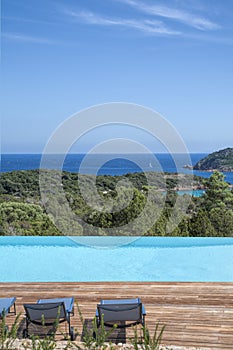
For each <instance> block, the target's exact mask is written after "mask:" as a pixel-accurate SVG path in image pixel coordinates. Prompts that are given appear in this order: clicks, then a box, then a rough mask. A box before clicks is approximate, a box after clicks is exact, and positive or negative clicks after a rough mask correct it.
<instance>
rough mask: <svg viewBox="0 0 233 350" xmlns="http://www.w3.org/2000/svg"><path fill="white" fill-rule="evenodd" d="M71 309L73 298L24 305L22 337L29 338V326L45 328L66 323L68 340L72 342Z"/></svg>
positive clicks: (39, 301) (73, 337)
mask: <svg viewBox="0 0 233 350" xmlns="http://www.w3.org/2000/svg"><path fill="white" fill-rule="evenodd" d="M73 308H74V298H58V299H40V300H38V301H37V303H36V304H24V309H25V312H26V328H25V329H24V332H23V333H24V334H23V335H24V337H25V338H26V337H28V336H29V325H30V324H34V325H38V326H45V327H46V326H54V325H56V323H58V324H59V323H62V322H67V323H68V326H69V335H70V338H71V340H74V339H75V334H74V328H73V327H71V325H70V315H71V314H72V315H73V313H74V312H73Z"/></svg>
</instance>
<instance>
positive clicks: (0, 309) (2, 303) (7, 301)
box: [0, 298, 16, 318]
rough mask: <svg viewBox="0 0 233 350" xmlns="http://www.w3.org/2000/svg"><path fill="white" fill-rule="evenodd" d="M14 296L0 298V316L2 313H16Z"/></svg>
mask: <svg viewBox="0 0 233 350" xmlns="http://www.w3.org/2000/svg"><path fill="white" fill-rule="evenodd" d="M15 301H16V298H0V318H1V317H2V315H3V314H5V315H7V314H14V315H16V306H15ZM12 306H13V308H14V310H13V311H11V307H12Z"/></svg>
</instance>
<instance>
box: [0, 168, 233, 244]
mask: <svg viewBox="0 0 233 350" xmlns="http://www.w3.org/2000/svg"><path fill="white" fill-rule="evenodd" d="M48 175H49V176H50V177H51V178H53V179H54V181H55V180H56V171H53V170H48ZM61 181H62V183H60V186H62V189H63V191H64V193H65V201H66V202H67V203H68V206H69V208H70V210H71V211H72V213H73V215H74V218H75V219H74V220H73V221H72V222H68V221H67V220H65V219H64V218H65V217H66V212H65V210H64V206H63V205H62V199H60V198H58V200H57V201H52V202H51V203H52V204H50V205H49V206H48V205H47V207H46V208H45V205H44V204H45V203H43V201H42V198H41V193H40V186H39V170H27V171H13V172H9V173H2V174H1V178H0V235H40V236H42V235H64V234H69V235H104V234H106V229H108V228H109V229H111V228H115V227H117V230H116V232H117V233H116V234H117V235H122V234H125V232H123V231H122V230H121V227H123V226H124V225H127V224H128V223H130V222H131V221H133V220H135V219H136V218H137V217H138V216H140V213H141V212H142V211H143V210H144V209H145V208H146V214H145V215H144V216H143V219H142V220H141V221H140V224H139V225H137V227H136V228H134V230H135V232H128V233H126V234H128V235H131V234H135V235H139V236H141V235H151V236H167V235H172V236H190V237H195V236H204V237H205V236H219V237H232V236H233V190H232V189H231V188H230V187H229V184H228V183H226V182H225V180H224V175H223V174H222V173H220V172H215V173H214V174H213V175H211V177H210V178H209V179H203V178H200V177H196V176H195V177H194V178H192V177H191V176H189V175H182V174H179V175H178V174H176V173H173V174H169V173H165V174H164V173H155V172H149V173H146V174H144V173H133V174H126V175H124V176H108V175H101V176H97V178H96V179H94V178H93V176H92V175H80V174H78V173H69V172H63V173H62V175H61ZM93 181H95V188H96V191H97V193H98V196H99V202H98V205H97V204H96V205H94V204H95V199H94V197H93V191H92V190H91V187H90V184H91V183H92V182H93ZM80 183H81V184H83V186H84V188H85V189H86V191H85V196H84V195H83V193H82V191H81V190H80ZM55 184H56V182H54V188H52V190H51V188H50V192H49V193H50V196H58V195H57V193H59V191H58V192H57V189H56V186H55ZM190 186H192V188H205V193H204V195H203V196H201V197H191V196H190V195H188V194H184V195H179V194H178V193H177V190H178V189H181V188H190ZM50 187H51V186H50ZM84 197H85V198H84ZM59 201H60V202H59ZM63 201H64V199H63ZM67 203H66V204H67ZM90 203H92V204H93V205H90ZM106 203H108V208H107V206H106ZM187 203H188V204H187ZM109 205H110V207H109ZM109 208H110V209H109ZM48 209H49V210H48ZM76 218H78V219H77V220H76ZM150 222H151V224H150V225H149V226H148V223H150Z"/></svg>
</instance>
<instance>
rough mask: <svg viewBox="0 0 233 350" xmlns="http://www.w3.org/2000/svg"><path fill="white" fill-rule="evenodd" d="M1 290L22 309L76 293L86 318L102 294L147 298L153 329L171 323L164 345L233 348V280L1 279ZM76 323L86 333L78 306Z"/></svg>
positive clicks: (219, 348)
mask: <svg viewBox="0 0 233 350" xmlns="http://www.w3.org/2000/svg"><path fill="white" fill-rule="evenodd" d="M0 295H1V296H2V297H3V296H4V297H10V296H16V297H17V312H20V311H23V307H22V305H23V303H29V302H36V300H37V299H39V298H53V297H69V296H74V297H75V299H76V301H77V302H78V304H79V306H80V308H81V310H82V313H83V316H84V318H86V319H91V318H93V316H94V314H95V309H96V304H97V303H98V302H99V300H100V299H114V298H134V297H141V299H142V302H143V303H144V304H145V307H146V311H147V317H146V322H147V325H148V327H149V329H150V330H151V331H152V330H153V329H154V326H155V324H156V323H157V322H160V324H162V325H165V326H166V328H165V331H164V335H163V344H165V345H169V344H173V345H180V346H196V347H200V346H202V347H208V348H210V349H215V350H217V349H218V350H224V349H229V350H230V349H231V350H232V349H233V283H173V282H172V283H163V282H162V283H157V282H154V283H149V282H148V283H137V282H136V283H122V282H119V283H115V282H107V283H106V282H98V283H79V282H77V283H76V282H75V283H0ZM13 318H14V317H12V316H9V317H8V323H10V322H11V321H12V320H13ZM72 325H73V326H75V327H77V329H78V330H79V331H80V332H81V329H80V328H81V324H80V321H79V316H78V312H77V309H76V310H75V315H74V317H73V318H72Z"/></svg>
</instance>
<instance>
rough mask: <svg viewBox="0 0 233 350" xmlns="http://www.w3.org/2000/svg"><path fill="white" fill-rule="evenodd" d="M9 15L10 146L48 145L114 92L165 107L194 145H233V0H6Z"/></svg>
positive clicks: (5, 51)
mask: <svg viewBox="0 0 233 350" xmlns="http://www.w3.org/2000/svg"><path fill="white" fill-rule="evenodd" d="M1 16H2V40H1V44H2V73H1V75H2V79H1V80H2V96H3V98H2V145H1V148H2V153H40V152H42V150H43V148H44V146H45V144H46V142H47V140H48V138H49V137H50V135H51V133H52V132H53V131H54V130H55V129H56V127H57V126H58V125H59V124H60V123H62V122H63V121H64V120H65V119H66V118H67V117H69V116H70V115H73V114H74V113H76V112H77V111H79V110H81V109H84V108H87V107H89V106H92V105H95V104H100V103H106V102H112V101H121V102H131V103H136V104H140V105H143V106H146V107H149V108H152V109H154V110H156V111H158V112H159V113H161V114H162V115H163V116H164V117H165V118H166V119H167V120H168V121H169V122H170V123H172V125H173V126H174V127H175V128H176V129H177V130H178V132H179V133H180V135H181V136H182V137H183V139H184V141H185V143H186V145H187V147H188V149H189V151H190V152H212V151H215V150H217V149H221V148H225V147H229V146H230V147H232V146H233V133H232V130H233V99H232V96H233V18H232V17H233V1H232V0H222V1H219V0H163V1H162V0H161V1H156V0H142V1H141V0H140V1H136V0H105V1H100V0H56V1H55V0H49V1H48V0H40V1H37V0H2V11H1ZM100 133H101V130H100ZM126 134H127V132H126ZM94 136H95V137H97V139H98V140H99V139H101V135H98V136H97V134H96V135H95V134H93V135H89V136H88V135H87V137H86V139H85V140H83V143H82V142H81V143H80V145H79V151H80V152H82V151H86V150H88V147H89V146H88V142H89V141H90V140H92V141H93V137H94ZM104 137H105V133H104V134H103V135H102V138H104ZM140 137H142V138H143V137H144V136H140ZM145 137H146V136H145ZM151 147H152V148H153V145H152V146H151ZM152 151H155V152H156V151H159V149H157V146H155V147H154V149H152Z"/></svg>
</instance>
